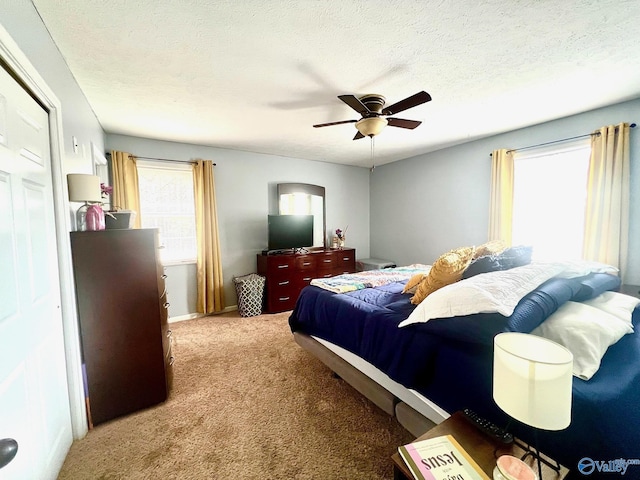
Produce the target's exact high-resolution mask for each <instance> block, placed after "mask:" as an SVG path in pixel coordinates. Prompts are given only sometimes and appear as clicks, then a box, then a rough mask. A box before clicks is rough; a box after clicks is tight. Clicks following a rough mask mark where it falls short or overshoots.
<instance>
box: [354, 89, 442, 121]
mask: <svg viewBox="0 0 640 480" xmlns="http://www.w3.org/2000/svg"><path fill="white" fill-rule="evenodd" d="M356 100H357V99H356ZM430 101H431V95H429V94H428V93H427V92H425V91H422V92H418V93H416V94H414V95H411V96H410V97H407V98H405V99H404V100H400V101H399V102H398V103H394V104H393V105H390V106H388V107H386V108H383V109H382V114H383V115H393V114H395V113H400V112H402V111H404V110H407V109H409V108H412V107H415V106H418V105H421V104H423V103H427V102H430Z"/></svg>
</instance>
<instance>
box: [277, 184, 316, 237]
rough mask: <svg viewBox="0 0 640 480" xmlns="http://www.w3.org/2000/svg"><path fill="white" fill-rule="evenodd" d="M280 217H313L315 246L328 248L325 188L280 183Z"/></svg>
mask: <svg viewBox="0 0 640 480" xmlns="http://www.w3.org/2000/svg"><path fill="white" fill-rule="evenodd" d="M278 204H279V212H278V213H280V215H313V218H314V220H313V246H314V247H322V248H326V247H327V246H326V240H327V235H326V228H327V222H326V208H325V203H324V187H320V186H318V185H311V184H308V183H279V184H278Z"/></svg>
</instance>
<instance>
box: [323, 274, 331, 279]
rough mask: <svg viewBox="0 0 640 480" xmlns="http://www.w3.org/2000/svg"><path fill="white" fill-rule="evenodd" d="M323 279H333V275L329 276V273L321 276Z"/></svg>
mask: <svg viewBox="0 0 640 480" xmlns="http://www.w3.org/2000/svg"><path fill="white" fill-rule="evenodd" d="M323 277H324V278H329V277H333V275H332V274H330V273H327V274H326V275H323Z"/></svg>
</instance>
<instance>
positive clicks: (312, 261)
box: [295, 255, 316, 272]
mask: <svg viewBox="0 0 640 480" xmlns="http://www.w3.org/2000/svg"><path fill="white" fill-rule="evenodd" d="M315 268H316V256H315V255H301V256H298V257H296V259H295V270H296V272H308V271H312V270H315Z"/></svg>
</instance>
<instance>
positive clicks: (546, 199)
mask: <svg viewBox="0 0 640 480" xmlns="http://www.w3.org/2000/svg"><path fill="white" fill-rule="evenodd" d="M590 152H591V147H590V143H589V139H586V140H581V141H580V142H573V143H571V144H565V145H564V146H562V147H560V148H558V147H557V146H555V147H554V148H553V149H549V148H546V149H536V151H535V152H522V153H516V154H515V155H514V185H513V192H514V193H513V230H512V244H513V245H522V244H526V245H533V247H534V248H533V254H534V258H535V259H536V260H547V259H554V258H556V259H557V258H564V259H574V258H581V255H582V243H583V238H584V223H585V206H586V200H587V176H588V170H589V156H590Z"/></svg>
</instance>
